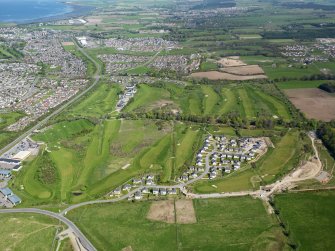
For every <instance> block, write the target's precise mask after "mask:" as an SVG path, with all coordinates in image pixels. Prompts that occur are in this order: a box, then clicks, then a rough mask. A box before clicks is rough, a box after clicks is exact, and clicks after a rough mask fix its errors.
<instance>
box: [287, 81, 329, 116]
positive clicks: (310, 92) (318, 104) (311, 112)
mask: <svg viewBox="0 0 335 251" xmlns="http://www.w3.org/2000/svg"><path fill="white" fill-rule="evenodd" d="M285 93H286V95H287V96H288V98H289V99H290V101H291V102H292V103H293V104H294V105H295V107H297V108H298V109H299V110H301V112H303V113H304V114H305V115H306V117H307V118H309V119H317V120H322V121H330V120H332V119H335V96H332V95H330V94H328V93H327V92H325V91H322V90H320V89H317V88H306V89H289V90H285Z"/></svg>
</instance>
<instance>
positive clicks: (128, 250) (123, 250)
mask: <svg viewBox="0 0 335 251" xmlns="http://www.w3.org/2000/svg"><path fill="white" fill-rule="evenodd" d="M122 251H133V249H132V247H131V246H128V247H125V248H122Z"/></svg>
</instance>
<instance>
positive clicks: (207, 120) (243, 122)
mask: <svg viewBox="0 0 335 251" xmlns="http://www.w3.org/2000/svg"><path fill="white" fill-rule="evenodd" d="M119 118H123V119H156V120H169V121H170V120H176V121H187V122H193V123H201V124H211V125H225V126H231V127H234V128H236V129H238V128H249V127H250V126H251V127H255V128H263V129H273V128H274V127H275V126H277V125H278V126H285V127H295V128H302V129H305V130H313V129H314V128H315V127H316V125H315V123H316V122H315V121H313V120H304V119H294V120H292V121H284V120H283V119H281V118H279V119H274V118H272V117H267V116H258V117H257V118H256V119H253V120H248V119H246V118H242V117H241V116H240V115H239V113H237V112H230V113H228V114H226V115H224V116H219V117H213V116H200V115H190V114H180V113H173V112H164V111H150V112H136V113H134V112H129V113H125V112H123V113H121V114H120V115H119Z"/></svg>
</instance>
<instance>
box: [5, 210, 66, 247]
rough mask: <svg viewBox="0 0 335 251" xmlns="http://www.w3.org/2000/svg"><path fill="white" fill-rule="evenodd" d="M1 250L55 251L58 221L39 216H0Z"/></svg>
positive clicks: (60, 226)
mask: <svg viewBox="0 0 335 251" xmlns="http://www.w3.org/2000/svg"><path fill="white" fill-rule="evenodd" d="M0 220H1V226H0V231H1V233H2V237H1V239H0V249H1V250H18V251H19V250H22V251H23V250H55V248H56V246H57V241H56V240H55V235H56V233H57V228H58V229H59V230H62V229H63V226H62V225H61V224H59V222H58V221H57V220H54V219H52V218H49V217H47V216H43V215H38V214H18V213H16V214H0Z"/></svg>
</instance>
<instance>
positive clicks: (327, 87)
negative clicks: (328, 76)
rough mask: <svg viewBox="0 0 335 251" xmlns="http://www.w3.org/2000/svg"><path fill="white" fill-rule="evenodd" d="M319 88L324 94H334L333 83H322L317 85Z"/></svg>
mask: <svg viewBox="0 0 335 251" xmlns="http://www.w3.org/2000/svg"><path fill="white" fill-rule="evenodd" d="M319 88H320V89H321V90H324V91H326V92H330V93H334V92H335V83H324V84H321V85H319Z"/></svg>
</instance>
